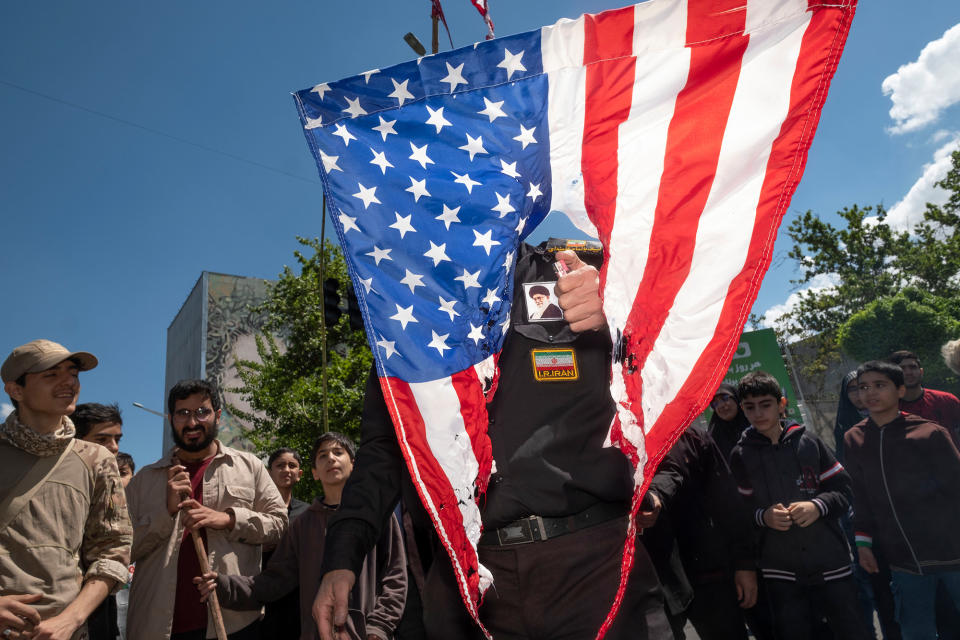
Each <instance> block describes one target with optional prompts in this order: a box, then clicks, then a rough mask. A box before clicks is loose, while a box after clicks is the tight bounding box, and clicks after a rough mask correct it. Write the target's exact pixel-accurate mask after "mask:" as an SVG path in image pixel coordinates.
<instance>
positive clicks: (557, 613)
mask: <svg viewBox="0 0 960 640" xmlns="http://www.w3.org/2000/svg"><path fill="white" fill-rule="evenodd" d="M626 529H627V524H626V518H617V519H615V520H611V521H609V522H605V523H602V524H599V525H596V526H594V527H590V528H588V529H583V530H580V531H576V532H574V533H571V534H568V535H565V536H560V537H557V538H553V539H551V540H546V541H544V542H533V543H529V544H520V545H513V546H505V547H501V546H480V547H479V556H480V563H481V564H483V565H484V566H485V567H486V568H488V569H489V570H490V571H491V572H492V573H493V578H494V581H493V586H492V587H491V588H490V589H489V590H488V591H487V593H486V595H485V597H484V600H483V603H482V605H481V607H480V620H481V621H482V622H483V624H484V626H485V627H486V628H487V630H488V631H490V632H491V633H492V634H493V636H494V637H495V638H496V639H497V640H583V639H584V638H593V637H594V636H596V633H597V631H598V630H599V629H600V626H601V625H602V624H603V621H604V619H605V617H606V615H607V612H608V611H609V610H610V607H611V605H612V603H613V599H614V596H615V595H616V593H617V587H618V586H619V582H620V561H621V559H622V556H623V542H624V537H623V536H624V533H625V532H626ZM635 549H636V556H635V557H634V563H633V569H632V571H631V573H630V580H629V582H628V583H627V590H626V593H625V594H624V597H623V602H622V603H621V605H620V610H619V613H618V614H617V617H616V619H615V620H614V623H613V625H612V626H611V628H610V631H609V632H608V633H607V635H606V638H607V640H645V639H648V638H649V639H651V640H661V639H663V640H669V639H670V638H672V637H673V633H672V631H671V630H670V623H669V622H668V621H667V617H666V614H665V613H664V610H663V594H662V593H661V590H660V583H659V581H658V580H657V576H656V573H655V572H654V570H653V565H652V563H651V562H650V558H649V556H647V553H646V550H645V549H644V548H643V545H637V546H636V547H635ZM442 553H443V552H442V551H441V552H440V556H438V559H437V560H435V561H434V564H433V566H431V567H430V570H429V572H428V573H427V578H426V583H425V585H424V590H423V603H424V626H425V627H426V628H427V636H428V638H430V640H450V639H451V638H457V639H458V640H461V639H462V640H479V639H480V638H482V637H483V635H482V634H481V632H480V630H479V628H478V627H477V626H476V625H475V624H474V623H473V621H472V620H471V618H470V616H469V614H468V613H467V611H466V608H465V607H464V605H463V603H462V602H461V601H460V594H459V592H458V591H457V588H456V583H455V581H454V576H453V569H452V568H451V566H450V563H449V562H446V561H443V558H442Z"/></svg>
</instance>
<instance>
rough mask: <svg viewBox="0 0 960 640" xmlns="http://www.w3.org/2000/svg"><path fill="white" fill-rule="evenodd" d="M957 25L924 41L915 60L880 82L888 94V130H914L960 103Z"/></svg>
mask: <svg viewBox="0 0 960 640" xmlns="http://www.w3.org/2000/svg"><path fill="white" fill-rule="evenodd" d="M957 60H960V24H957V25H954V26H953V27H951V28H950V29H948V30H947V31H946V32H945V33H944V34H943V36H942V37H941V38H939V39H937V40H934V41H932V42H929V43H927V45H926V46H925V47H924V48H923V50H922V51H921V52H920V56H919V57H918V58H917V59H916V61H914V62H909V63H907V64H905V65H902V66H901V67H900V68H899V69H897V72H896V73H894V74H893V75H890V76H887V77H886V78H885V79H884V81H883V84H882V85H881V87H882V89H883V95H885V96H890V100H891V101H892V102H893V106H892V107H890V117H891V118H893V120H894V122H896V124H895V125H894V126H892V127H890V129H889V131H890V132H891V133H906V132H908V131H916V130H917V129H920V128H922V127H924V126H926V125H928V124H930V123H931V122H934V121H935V120H936V119H937V118H938V117H940V113H941V112H943V110H944V109H947V108H948V107H950V105H953V104H956V103H957V102H960V65H958V64H957Z"/></svg>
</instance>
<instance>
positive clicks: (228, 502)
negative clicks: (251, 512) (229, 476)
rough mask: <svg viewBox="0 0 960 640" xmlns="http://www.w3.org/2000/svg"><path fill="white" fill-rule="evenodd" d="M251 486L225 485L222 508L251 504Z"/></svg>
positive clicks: (249, 505) (252, 493)
mask: <svg viewBox="0 0 960 640" xmlns="http://www.w3.org/2000/svg"><path fill="white" fill-rule="evenodd" d="M253 496H254V492H253V488H252V487H244V486H242V485H227V486H225V487H224V488H223V505H222V506H223V508H224V509H226V508H227V507H245V508H249V507H251V506H253Z"/></svg>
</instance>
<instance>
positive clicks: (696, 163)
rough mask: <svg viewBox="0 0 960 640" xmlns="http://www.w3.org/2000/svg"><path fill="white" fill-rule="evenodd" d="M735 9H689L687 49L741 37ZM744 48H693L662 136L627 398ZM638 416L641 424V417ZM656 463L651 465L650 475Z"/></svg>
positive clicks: (695, 205) (732, 1) (671, 290)
mask: <svg viewBox="0 0 960 640" xmlns="http://www.w3.org/2000/svg"><path fill="white" fill-rule="evenodd" d="M738 5H739V6H740V7H742V2H741V1H740V0H712V1H708V0H697V1H696V2H689V3H688V5H687V7H688V14H687V41H688V42H700V41H702V40H705V39H708V38H709V34H711V33H716V32H717V30H720V31H721V32H723V33H728V34H736V33H742V31H743V29H744V24H745V19H746V11H745V10H742V9H741V10H739V11H738V10H736V9H737V8H738ZM747 42H748V38H747V36H743V35H731V36H728V37H726V38H723V39H720V40H712V41H709V42H707V43H705V44H700V45H692V46H690V70H689V72H688V75H687V82H686V84H685V85H684V88H683V89H682V90H681V91H680V93H679V94H678V95H677V100H676V105H675V108H674V114H673V119H672V120H671V122H670V128H669V130H668V133H667V146H666V151H665V156H664V167H663V174H662V177H661V181H660V190H659V194H658V197H657V207H656V211H655V214H654V223H653V231H652V233H651V239H650V247H649V252H648V255H647V263H646V268H645V270H644V276H643V279H642V280H641V282H640V286H639V288H638V290H637V295H636V298H635V300H638V301H642V304H638V305H635V306H634V308H633V310H632V311H631V313H630V317H629V318H628V319H627V322H626V326H625V328H624V333H625V334H626V335H627V336H628V340H629V344H628V347H627V350H628V352H629V353H630V354H631V355H632V357H633V362H632V365H633V366H635V367H636V373H634V374H633V375H630V374H627V375H625V376H624V383H625V385H626V388H627V392H628V394H629V396H630V397H632V398H639V397H641V389H642V385H643V381H642V380H641V379H640V375H639V372H640V371H641V370H642V369H643V365H644V363H645V361H646V359H647V357H648V356H649V355H650V352H651V350H652V349H653V345H654V342H655V341H656V339H657V336H658V335H659V334H660V331H661V329H662V328H663V324H664V322H665V321H666V319H667V316H668V315H669V313H670V309H671V307H673V303H674V300H675V299H676V296H677V293H678V292H679V290H680V287H681V286H682V285H683V283H684V281H685V280H686V278H687V276H688V274H689V272H690V262H691V260H692V258H693V252H694V248H695V245H696V237H697V228H698V222H699V218H700V215H701V214H702V213H703V208H704V205H705V204H706V202H707V197H708V196H709V194H710V188H711V186H712V185H713V177H714V174H715V173H716V169H717V162H718V159H719V156H720V145H721V142H722V141H723V133H724V129H725V128H726V125H727V118H728V117H729V115H730V107H731V105H732V104H733V96H734V93H735V92H736V89H737V80H738V78H739V76H740V65H741V62H742V60H743V54H744V52H745V51H746V48H747ZM635 413H636V414H637V419H638V421H639V422H640V423H641V424H643V415H642V413H641V412H640V411H636V412H635ZM647 430H648V431H649V428H648V427H647ZM650 435H651V434H648V436H647V437H648V439H649V438H650ZM653 444H655V443H654V442H650V441H649V440H648V441H647V446H646V449H647V452H648V453H649V452H651V451H656V450H657V449H656V448H654V447H651V445H653ZM658 462H659V459H656V460H655V459H654V458H650V459H649V460H648V462H647V465H648V468H654V467H651V465H655V464H656V463H658Z"/></svg>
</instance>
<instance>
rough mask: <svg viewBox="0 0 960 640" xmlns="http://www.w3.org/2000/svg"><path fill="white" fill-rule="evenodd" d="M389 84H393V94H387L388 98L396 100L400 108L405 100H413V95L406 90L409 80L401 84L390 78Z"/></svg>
mask: <svg viewBox="0 0 960 640" xmlns="http://www.w3.org/2000/svg"><path fill="white" fill-rule="evenodd" d="M390 82H392V83H393V93H388V94H387V97H388V98H396V99H397V102H399V103H400V106H401V107H402V106H403V103H404V102H405V101H407V100H413V94H412V93H410V92H409V91H408V90H407V83H408V82H410V80H404V81H403V82H397V81H396V80H394V79H393V78H390Z"/></svg>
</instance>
